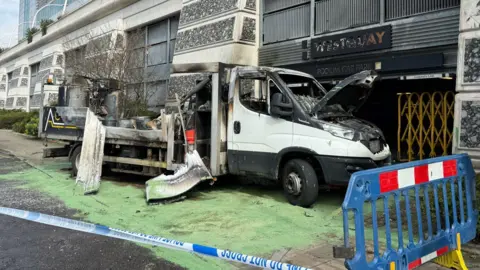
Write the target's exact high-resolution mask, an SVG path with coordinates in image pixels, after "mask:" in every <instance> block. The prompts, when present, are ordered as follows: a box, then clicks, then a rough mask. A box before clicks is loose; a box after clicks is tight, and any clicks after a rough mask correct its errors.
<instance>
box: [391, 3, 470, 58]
mask: <svg viewBox="0 0 480 270" xmlns="http://www.w3.org/2000/svg"><path fill="white" fill-rule="evenodd" d="M459 16H460V15H459V12H458V11H455V12H450V13H448V15H446V16H445V15H443V14H442V15H441V16H433V15H431V16H428V17H427V16H422V17H419V18H418V19H415V20H412V21H410V22H408V23H403V24H393V25H392V46H393V47H394V48H397V49H406V48H405V47H412V46H413V47H415V48H418V47H434V46H442V45H450V44H457V42H458V34H459V30H458V29H459V22H460V18H459Z"/></svg>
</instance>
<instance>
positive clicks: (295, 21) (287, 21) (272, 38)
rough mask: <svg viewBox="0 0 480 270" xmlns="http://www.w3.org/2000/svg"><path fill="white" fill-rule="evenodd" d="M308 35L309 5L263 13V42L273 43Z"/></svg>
mask: <svg viewBox="0 0 480 270" xmlns="http://www.w3.org/2000/svg"><path fill="white" fill-rule="evenodd" d="M309 35H310V5H309V4H306V5H302V6H298V7H294V8H291V9H286V10H282V11H279V12H275V13H272V14H265V15H263V43H264V44H267V43H273V42H279V41H284V40H290V39H296V38H301V37H306V36H309Z"/></svg>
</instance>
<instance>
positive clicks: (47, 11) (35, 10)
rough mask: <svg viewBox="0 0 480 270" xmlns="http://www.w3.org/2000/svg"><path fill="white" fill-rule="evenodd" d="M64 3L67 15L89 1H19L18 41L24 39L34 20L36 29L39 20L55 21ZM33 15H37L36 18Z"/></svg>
mask: <svg viewBox="0 0 480 270" xmlns="http://www.w3.org/2000/svg"><path fill="white" fill-rule="evenodd" d="M65 1H67V9H66V10H65V13H69V12H71V11H73V10H75V9H77V8H79V7H81V6H83V5H84V4H86V3H87V2H88V1H90V0H20V9H19V13H20V14H19V22H18V40H19V41H20V40H22V39H24V38H25V36H26V32H27V29H28V28H30V27H31V26H32V22H33V19H34V18H35V23H34V26H35V27H37V28H38V27H39V26H40V21H41V20H44V19H50V20H53V21H56V20H57V18H58V16H59V15H61V14H62V11H63V6H64V4H65ZM35 14H37V15H36V17H35Z"/></svg>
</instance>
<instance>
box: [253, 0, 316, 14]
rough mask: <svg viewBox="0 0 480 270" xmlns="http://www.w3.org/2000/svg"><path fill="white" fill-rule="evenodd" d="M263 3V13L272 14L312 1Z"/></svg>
mask: <svg viewBox="0 0 480 270" xmlns="http://www.w3.org/2000/svg"><path fill="white" fill-rule="evenodd" d="M262 2H263V3H264V8H263V11H264V12H265V13H270V12H273V11H277V10H280V9H284V8H288V7H292V6H296V5H300V4H304V3H309V2H310V0H264V1H262Z"/></svg>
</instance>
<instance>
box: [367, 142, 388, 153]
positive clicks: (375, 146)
mask: <svg viewBox="0 0 480 270" xmlns="http://www.w3.org/2000/svg"><path fill="white" fill-rule="evenodd" d="M383 147H384V144H383V142H382V141H381V140H371V141H369V144H368V148H369V149H370V151H372V153H374V154H376V153H380V152H382V151H383Z"/></svg>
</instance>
